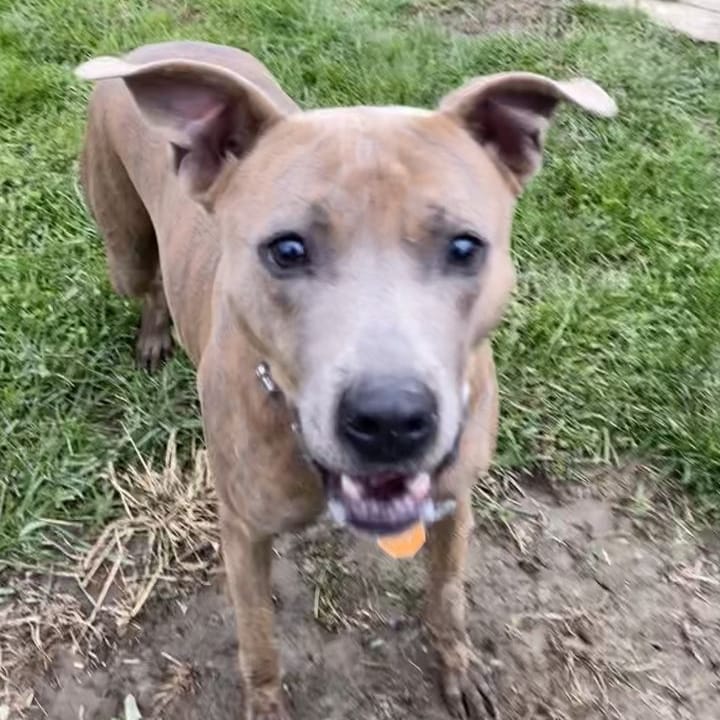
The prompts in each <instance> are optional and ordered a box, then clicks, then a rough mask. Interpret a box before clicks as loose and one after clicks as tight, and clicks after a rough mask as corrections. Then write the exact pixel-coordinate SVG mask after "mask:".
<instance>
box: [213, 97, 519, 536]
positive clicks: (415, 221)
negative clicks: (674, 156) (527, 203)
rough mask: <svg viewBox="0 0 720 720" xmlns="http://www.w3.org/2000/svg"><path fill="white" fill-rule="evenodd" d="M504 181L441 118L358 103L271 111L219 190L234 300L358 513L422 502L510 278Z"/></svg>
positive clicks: (388, 516) (339, 492) (323, 462)
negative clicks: (474, 354)
mask: <svg viewBox="0 0 720 720" xmlns="http://www.w3.org/2000/svg"><path fill="white" fill-rule="evenodd" d="M514 197H515V196H514V193H513V191H512V189H511V187H510V185H509V184H508V183H507V182H505V181H504V180H503V177H502V175H501V173H500V172H499V171H498V169H497V167H496V166H495V165H494V163H493V162H492V161H491V160H490V158H489V157H488V156H487V154H486V153H485V152H483V150H482V149H481V147H480V146H479V145H478V144H477V143H476V142H474V141H473V139H472V138H471V136H470V135H469V134H468V133H467V132H465V131H464V130H463V129H462V128H461V127H460V126H458V125H457V124H456V123H454V122H452V121H451V120H450V119H448V118H447V117H445V116H442V115H439V114H436V113H425V112H422V111H413V110H406V109H374V108H361V109H342V110H333V111H316V112H310V113H304V114H297V115H293V116H290V117H289V118H287V119H285V120H283V121H281V122H280V123H278V125H277V126H276V127H274V128H273V129H272V130H270V131H269V132H268V133H267V135H266V136H265V137H263V138H262V139H261V140H260V142H259V143H258V144H257V146H256V148H255V149H254V151H253V152H252V153H251V154H250V156H249V157H247V158H246V160H245V162H243V163H241V164H240V166H239V167H238V168H237V170H236V172H235V173H234V174H233V176H232V178H229V179H228V185H227V187H226V188H225V189H224V191H223V193H222V194H221V195H220V196H219V197H218V198H217V200H216V204H215V210H216V213H217V217H218V219H219V222H220V224H221V234H222V241H223V259H222V269H221V272H222V279H221V282H222V285H223V290H224V293H225V294H226V297H227V300H228V303H229V306H230V308H231V312H233V313H234V314H235V316H236V317H237V318H238V321H239V322H241V323H242V324H243V325H245V326H247V327H248V328H249V330H250V331H251V333H252V335H253V336H254V337H256V338H257V339H258V340H259V343H260V344H261V345H262V347H263V348H266V349H267V350H266V353H267V356H268V357H267V359H268V360H269V363H270V366H271V368H272V370H273V373H275V374H276V378H277V379H278V381H279V382H280V384H281V385H282V386H283V388H284V390H285V392H286V394H287V395H288V396H289V399H290V401H291V402H292V403H293V405H294V406H295V407H296V409H297V413H298V417H299V425H300V428H301V432H302V437H303V440H304V443H305V445H306V448H307V450H308V452H309V454H310V455H311V456H312V458H313V459H314V461H315V462H316V463H317V464H318V466H319V467H321V468H322V469H323V472H324V473H325V476H326V480H327V482H328V487H329V491H330V493H331V495H333V496H334V499H335V500H336V502H335V503H334V505H333V507H334V509H335V512H336V514H337V515H338V516H345V517H346V519H347V520H348V521H349V522H351V523H353V524H355V525H357V526H360V527H363V528H366V529H369V530H373V531H379V530H382V529H386V528H387V529H396V528H397V527H399V526H402V525H405V524H407V523H409V522H412V521H413V520H415V519H417V516H418V514H419V512H420V511H421V509H422V508H421V506H422V504H423V502H425V501H426V500H428V499H429V498H430V497H431V494H432V489H433V488H432V486H431V485H432V484H428V479H432V478H434V477H435V476H436V473H437V470H438V468H439V467H440V466H441V465H442V464H443V462H446V461H447V460H448V459H450V458H451V456H452V452H453V449H454V447H455V445H456V443H457V441H458V438H459V434H460V430H461V427H462V421H463V400H464V398H463V394H464V386H465V384H466V379H465V369H466V367H465V366H466V362H467V359H468V357H469V352H470V350H471V348H472V347H473V345H475V344H476V343H478V342H479V341H481V340H482V339H484V338H485V337H487V335H488V333H489V332H490V330H491V329H492V328H493V327H494V326H495V324H496V323H497V321H498V320H499V318H500V315H501V312H502V309H503V306H504V305H505V303H506V301H507V298H508V295H509V293H510V291H511V289H512V284H513V271H512V265H511V261H510V254H509V245H508V239H509V228H510V220H511V213H512V207H513V203H514ZM383 499H386V500H388V501H391V502H385V503H384V502H382V500H383ZM368 500H376V501H378V502H374V503H373V502H367V501H368ZM425 511H426V512H427V508H426V510H425Z"/></svg>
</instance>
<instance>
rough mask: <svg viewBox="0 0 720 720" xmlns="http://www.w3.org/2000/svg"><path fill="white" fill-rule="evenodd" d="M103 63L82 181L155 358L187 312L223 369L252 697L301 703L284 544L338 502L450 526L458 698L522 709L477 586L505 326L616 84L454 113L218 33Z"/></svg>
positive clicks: (254, 707) (433, 537) (450, 674)
mask: <svg viewBox="0 0 720 720" xmlns="http://www.w3.org/2000/svg"><path fill="white" fill-rule="evenodd" d="M78 75H79V76H80V77H82V78H85V79H88V80H94V81H98V82H97V85H96V87H95V88H94V91H93V93H92V97H91V99H90V110H89V120H88V127H87V135H86V139H85V148H84V153H83V157H82V183H83V187H84V189H85V193H86V197H87V202H88V205H89V207H90V209H91V211H92V214H93V216H94V218H95V220H96V222H97V225H98V227H99V229H100V231H101V233H102V235H103V237H104V240H105V245H106V250H107V257H108V264H109V268H110V275H111V278H112V281H113V284H114V287H115V288H116V290H117V291H118V292H119V293H122V294H123V295H128V296H132V297H137V298H142V301H143V309H142V321H141V324H140V334H139V340H138V345H137V355H138V360H139V362H140V364H141V365H144V366H147V367H149V368H151V369H153V368H155V367H157V366H158V365H159V364H160V363H161V362H162V361H163V359H164V358H165V357H166V356H167V355H168V353H169V352H170V350H171V347H172V340H171V322H172V323H174V325H175V329H176V331H177V335H178V337H179V339H180V342H181V344H182V346H183V347H184V348H185V350H186V351H187V353H188V354H189V356H190V357H191V359H192V361H193V362H194V363H195V364H196V366H197V368H198V386H199V392H200V398H201V403H202V414H203V421H204V427H205V436H206V440H207V445H208V449H209V453H210V460H211V465H212V471H213V473H214V476H215V482H216V483H217V490H218V496H219V502H220V520H221V524H222V540H223V549H224V557H225V564H226V567H227V574H228V578H229V583H230V590H231V593H232V598H233V601H234V605H235V609H236V617H237V631H238V638H239V645H240V667H241V670H242V676H243V679H244V682H245V684H246V690H247V699H248V700H247V705H248V710H247V713H248V714H249V716H250V717H252V718H254V720H271V719H272V720H280V719H287V718H288V717H289V716H288V710H287V708H286V704H285V703H284V700H283V696H282V690H281V676H280V668H279V664H278V653H277V649H276V645H275V641H274V639H273V607H272V600H271V588H270V564H271V557H272V539H273V536H274V535H276V534H277V533H280V532H282V531H285V530H288V529H289V528H297V527H300V526H302V525H304V524H306V523H308V522H310V521H312V520H313V519H314V518H316V517H317V516H318V515H319V514H320V513H321V512H322V511H323V509H324V508H325V507H326V506H327V505H328V503H329V504H330V506H331V508H332V509H333V512H334V514H335V516H336V519H338V520H340V521H342V522H345V523H346V524H347V525H348V526H349V527H351V528H355V529H357V530H359V531H362V532H366V533H371V534H374V535H387V534H393V533H397V532H398V531H400V530H402V529H404V528H407V527H408V526H411V525H413V524H414V523H417V521H418V520H419V519H420V520H423V521H425V522H431V521H435V520H436V521H437V522H435V524H434V525H432V527H431V528H430V532H429V548H428V552H427V555H428V561H429V573H428V576H429V580H428V590H427V593H428V596H427V621H428V628H429V630H430V633H431V637H432V638H433V639H434V643H435V646H436V648H437V650H438V653H439V658H440V660H441V672H442V686H443V689H444V693H445V697H446V699H447V702H448V706H449V708H450V710H451V712H452V713H453V714H454V715H455V716H456V717H460V718H472V719H475V718H487V717H498V716H499V715H498V710H497V707H496V706H495V704H494V701H493V698H492V689H491V686H490V684H489V683H488V682H487V678H486V675H485V673H484V672H483V670H482V665H481V663H479V662H476V661H475V659H474V658H476V655H475V654H474V653H473V652H472V650H471V648H470V645H469V641H468V636H467V634H466V628H465V598H464V593H463V567H464V564H465V558H466V551H467V544H468V537H469V535H470V532H471V528H472V524H473V521H472V512H471V507H470V492H471V488H472V485H473V483H474V481H475V479H476V478H477V477H478V474H479V473H481V472H482V471H484V470H486V469H487V467H488V465H489V463H490V460H491V456H492V453H493V450H494V444H495V435H496V428H497V417H498V397H497V389H496V380H495V371H494V367H493V359H492V353H491V349H490V341H489V339H488V338H489V336H490V333H491V331H492V330H493V328H494V327H495V326H496V324H497V323H498V321H499V320H500V317H501V315H502V312H503V309H504V307H505V305H506V303H507V301H508V297H509V295H510V292H511V289H512V287H513V282H514V273H513V266H512V263H511V259H510V252H509V241H510V226H511V220H512V215H513V208H514V205H515V201H516V198H517V197H518V195H519V194H520V192H521V190H522V189H523V187H524V186H525V185H526V183H527V182H528V181H529V180H530V178H531V177H532V176H533V175H534V174H535V173H536V171H537V170H538V169H539V167H540V165H541V159H542V147H543V137H544V134H545V131H546V128H547V127H548V125H549V123H550V120H551V118H552V115H553V112H554V110H555V108H556V106H557V105H558V103H559V102H560V101H569V102H570V103H573V104H574V105H576V106H579V107H580V108H582V109H584V110H586V111H589V112H591V113H594V114H596V115H602V116H611V115H613V114H614V113H615V105H614V103H613V101H612V100H611V99H610V98H609V97H608V96H607V94H606V93H605V92H604V91H603V90H602V89H601V88H599V87H598V86H597V85H595V84H594V83H593V82H591V81H589V80H584V79H578V80H572V81H569V82H556V81H554V80H551V79H549V78H547V77H543V76H539V75H534V74H529V73H506V74H500V75H492V76H489V77H479V78H476V79H474V80H471V81H470V82H468V83H467V84H466V85H465V86H463V87H462V88H460V89H458V90H456V91H454V92H452V93H450V94H449V95H447V96H446V97H445V98H444V99H443V100H442V101H441V103H440V105H439V106H438V107H437V108H436V109H435V110H430V111H428V110H418V109H413V108H407V107H351V108H338V109H330V110H312V111H301V110H300V109H299V108H298V107H297V105H296V104H295V103H294V102H293V101H292V100H291V99H290V98H289V97H288V96H287V95H286V94H285V93H284V92H283V91H282V89H281V88H280V87H279V86H278V85H277V83H276V82H275V80H274V79H273V78H272V76H271V75H270V73H269V72H268V71H267V70H266V68H265V67H264V66H263V65H262V64H261V63H260V62H258V61H257V60H256V59H255V58H253V57H252V56H250V55H248V54H247V53H245V52H241V51H240V50H236V49H233V48H229V47H220V46H216V45H210V44H204V43H195V42H173V43H166V44H161V45H153V46H148V47H143V48H140V49H138V50H135V51H133V52H131V53H130V54H129V55H127V56H126V57H124V58H123V59H119V58H110V57H104V58H97V59H94V60H91V61H89V62H87V63H86V64H84V65H82V66H81V67H80V68H79V69H78ZM258 368H261V369H263V368H264V371H263V372H262V373H261V375H262V378H261V379H262V380H263V382H259V381H258V376H257V371H258ZM268 390H270V391H271V392H267V391H268ZM448 500H452V501H454V507H455V510H454V512H452V513H451V514H449V515H446V516H444V517H442V518H441V516H442V514H443V511H444V510H446V509H447V508H448V507H450V505H449V504H448Z"/></svg>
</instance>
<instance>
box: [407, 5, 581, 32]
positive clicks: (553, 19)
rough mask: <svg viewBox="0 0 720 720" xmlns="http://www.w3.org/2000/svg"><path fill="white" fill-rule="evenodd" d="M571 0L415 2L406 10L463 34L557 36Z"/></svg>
mask: <svg viewBox="0 0 720 720" xmlns="http://www.w3.org/2000/svg"><path fill="white" fill-rule="evenodd" d="M571 1H572V0H414V1H413V2H411V3H410V5H409V11H410V12H411V13H412V14H413V15H415V16H423V17H427V18H429V19H431V20H432V21H434V22H438V23H440V24H441V25H443V26H445V27H446V28H448V29H449V30H451V31H454V32H458V33H461V34H465V35H477V34H487V33H497V32H511V33H515V32H522V31H526V30H532V31H533V32H538V31H540V32H543V31H544V32H546V33H548V34H551V35H553V34H560V33H562V31H563V30H564V28H565V27H566V25H567V22H568V15H567V12H566V11H567V8H568V7H569V5H570V4H571Z"/></svg>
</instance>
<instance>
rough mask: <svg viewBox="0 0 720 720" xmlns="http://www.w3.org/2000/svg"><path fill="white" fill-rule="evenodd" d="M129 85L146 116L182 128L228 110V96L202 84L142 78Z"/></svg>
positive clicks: (173, 79)
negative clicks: (225, 109)
mask: <svg viewBox="0 0 720 720" xmlns="http://www.w3.org/2000/svg"><path fill="white" fill-rule="evenodd" d="M126 82H127V84H128V86H129V87H130V89H131V91H132V92H133V94H134V95H135V98H136V100H137V101H138V104H139V105H140V106H141V107H142V108H143V109H144V110H145V112H146V113H148V114H149V115H150V116H154V117H156V118H158V120H159V121H161V123H162V124H165V123H167V122H168V121H170V123H171V124H172V125H175V126H176V127H178V128H182V127H184V126H186V125H187V124H188V123H193V122H196V121H202V120H203V119H204V118H208V117H210V118H211V117H213V116H215V115H217V114H219V113H220V112H222V110H223V109H224V108H225V107H226V106H227V98H226V97H225V94H224V93H222V92H221V91H220V90H218V89H216V88H213V87H208V86H207V85H203V84H201V83H200V82H188V81H186V80H184V79H177V78H173V77H167V76H162V75H158V76H152V75H151V76H142V75H141V76H138V77H132V78H128V79H127V80H126Z"/></svg>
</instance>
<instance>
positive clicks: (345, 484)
mask: <svg viewBox="0 0 720 720" xmlns="http://www.w3.org/2000/svg"><path fill="white" fill-rule="evenodd" d="M340 487H341V488H342V491H343V493H344V494H345V495H347V496H348V497H349V498H350V499H351V500H360V499H361V495H360V486H359V485H358V484H357V483H356V482H355V481H354V480H353V479H352V478H351V477H350V476H349V475H343V476H342V477H341V478H340Z"/></svg>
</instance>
